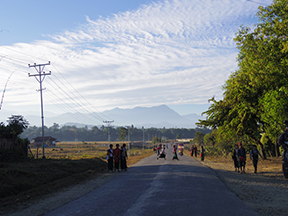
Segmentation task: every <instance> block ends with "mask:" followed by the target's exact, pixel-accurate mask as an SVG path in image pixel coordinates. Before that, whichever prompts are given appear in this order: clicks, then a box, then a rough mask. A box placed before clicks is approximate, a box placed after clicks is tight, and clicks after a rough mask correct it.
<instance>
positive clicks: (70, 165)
mask: <svg viewBox="0 0 288 216" xmlns="http://www.w3.org/2000/svg"><path fill="white" fill-rule="evenodd" d="M112 144H113V145H114V147H115V146H116V142H114V143H112ZM119 144H120V146H121V145H122V144H123V143H119ZM107 149H108V144H107V142H61V143H57V144H56V147H54V148H45V157H46V158H45V159H42V149H40V148H39V150H38V156H39V159H35V157H36V151H37V150H36V148H32V149H31V151H32V153H33V155H34V159H33V158H32V159H30V160H26V161H21V162H17V163H8V162H7V163H1V164H0V175H1V178H0V215H1V214H3V212H5V209H9V208H10V209H11V207H13V208H14V207H15V205H21V204H22V203H25V202H26V201H29V200H31V199H34V198H39V197H41V196H42V195H47V194H48V193H52V192H55V191H58V190H62V189H63V188H65V187H69V186H72V185H76V184H79V183H81V182H84V181H86V180H90V179H94V178H97V177H98V176H100V175H102V174H103V173H106V172H107V162H106V160H105V159H106V151H107ZM152 154H153V152H152V150H149V149H145V150H143V149H142V148H136V147H134V148H131V149H130V156H128V161H127V162H128V166H131V165H132V164H134V163H136V162H137V161H139V160H140V159H142V158H144V157H147V156H150V155H152ZM40 158H41V159H40Z"/></svg>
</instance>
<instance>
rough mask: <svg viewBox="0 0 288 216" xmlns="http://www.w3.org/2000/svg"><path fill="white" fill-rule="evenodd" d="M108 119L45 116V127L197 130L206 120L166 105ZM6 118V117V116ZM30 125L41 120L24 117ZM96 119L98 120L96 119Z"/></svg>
mask: <svg viewBox="0 0 288 216" xmlns="http://www.w3.org/2000/svg"><path fill="white" fill-rule="evenodd" d="M102 113H103V114H104V115H105V116H107V117H109V119H106V117H105V116H104V115H102V114H99V113H91V114H83V113H64V114H61V115H53V114H51V113H49V115H47V116H45V114H44V117H45V119H44V122H45V125H46V126H48V127H50V126H51V125H53V123H57V124H59V125H64V124H67V125H76V126H77V127H83V126H84V125H87V126H92V125H97V126H100V125H103V124H104V123H103V120H111V119H112V120H114V123H113V125H115V126H123V125H132V124H133V125H134V126H135V127H138V128H139V127H142V126H144V127H146V128H147V127H156V128H163V127H166V128H173V127H178V128H195V127H196V125H195V123H196V122H197V121H198V119H204V118H203V117H202V116H200V115H197V114H189V115H184V116H181V115H179V114H178V113H177V112H175V111H174V110H172V109H170V108H169V107H168V106H166V105H161V106H154V107H135V108H133V109H120V108H115V109H112V110H107V111H104V112H102ZM1 114H2V115H1ZM3 114H4V115H6V116H4V115H3ZM11 115H12V114H10V113H9V114H8V113H0V118H1V121H4V122H5V123H6V120H5V119H7V117H9V116H11ZM23 116H24V117H25V118H26V119H27V120H28V121H29V122H30V125H31V126H33V125H36V126H41V118H40V113H39V115H23ZM95 118H96V119H95Z"/></svg>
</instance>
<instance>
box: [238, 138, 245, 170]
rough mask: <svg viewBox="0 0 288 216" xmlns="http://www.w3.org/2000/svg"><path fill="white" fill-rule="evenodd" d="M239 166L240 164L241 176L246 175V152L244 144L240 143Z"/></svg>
mask: <svg viewBox="0 0 288 216" xmlns="http://www.w3.org/2000/svg"><path fill="white" fill-rule="evenodd" d="M239 147H240V148H239V164H240V170H241V174H242V173H245V166H246V150H245V148H244V147H243V145H242V143H241V142H239Z"/></svg>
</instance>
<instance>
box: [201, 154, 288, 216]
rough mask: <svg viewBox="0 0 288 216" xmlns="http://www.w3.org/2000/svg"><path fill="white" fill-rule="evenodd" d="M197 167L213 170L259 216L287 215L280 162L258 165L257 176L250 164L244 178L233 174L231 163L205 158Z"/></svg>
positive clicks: (287, 188) (286, 186)
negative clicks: (206, 167) (204, 166)
mask: <svg viewBox="0 0 288 216" xmlns="http://www.w3.org/2000/svg"><path fill="white" fill-rule="evenodd" d="M197 160H199V161H200V158H197ZM201 163H203V164H205V165H206V166H208V167H210V168H212V169H213V170H215V172H216V174H217V176H218V177H219V178H220V179H221V180H222V181H223V182H224V183H225V184H226V185H227V186H228V187H229V189H230V190H231V191H232V192H234V193H235V194H236V195H237V196H238V197H240V198H241V199H242V200H244V202H245V203H246V204H247V205H248V206H250V207H251V208H253V209H255V210H256V211H258V212H259V213H260V215H264V216H268V215H269V216H270V215H277V216H282V215H283V216H284V215H285V216H286V215H288V205H287V198H288V196H287V194H288V179H285V178H284V176H283V174H282V171H281V167H282V161H281V158H277V159H275V158H274V159H273V158H271V159H268V160H265V161H264V160H261V161H259V165H258V173H257V174H254V168H253V165H252V161H251V160H248V161H247V164H246V173H244V174H240V173H237V172H235V169H234V164H233V161H232V159H231V160H229V159H219V158H218V159H217V158H211V157H210V158H209V157H208V158H205V160H204V161H203V162H201Z"/></svg>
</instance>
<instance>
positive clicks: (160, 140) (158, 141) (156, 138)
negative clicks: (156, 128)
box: [152, 136, 162, 145]
mask: <svg viewBox="0 0 288 216" xmlns="http://www.w3.org/2000/svg"><path fill="white" fill-rule="evenodd" d="M161 142H162V139H161V138H159V137H157V136H155V137H153V139H152V143H153V144H154V145H155V144H157V143H161Z"/></svg>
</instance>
